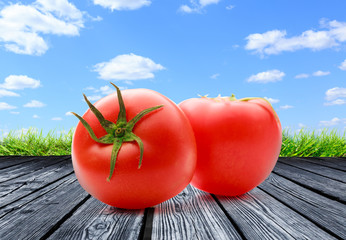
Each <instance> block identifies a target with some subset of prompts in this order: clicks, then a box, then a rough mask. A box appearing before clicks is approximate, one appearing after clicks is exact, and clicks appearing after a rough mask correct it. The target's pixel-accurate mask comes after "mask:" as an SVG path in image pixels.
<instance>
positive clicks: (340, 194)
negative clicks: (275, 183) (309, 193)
mask: <svg viewBox="0 0 346 240" xmlns="http://www.w3.org/2000/svg"><path fill="white" fill-rule="evenodd" d="M273 172H275V173H277V174H278V175H280V176H284V177H285V178H287V179H289V180H291V181H293V182H295V183H299V184H300V185H302V186H304V187H305V188H308V189H311V190H315V191H317V192H319V193H320V194H323V195H326V196H329V197H331V198H334V199H337V200H339V201H341V202H343V203H346V194H345V192H346V184H344V183H341V182H339V181H336V180H333V179H330V178H327V177H324V176H321V175H319V174H315V173H312V172H309V171H305V170H303V169H300V168H298V167H293V166H290V165H287V164H284V163H282V162H277V164H276V166H275V168H274V170H273Z"/></svg>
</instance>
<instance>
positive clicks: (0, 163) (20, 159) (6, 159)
mask: <svg viewBox="0 0 346 240" xmlns="http://www.w3.org/2000/svg"><path fill="white" fill-rule="evenodd" d="M36 159H39V157H36V156H2V157H1V159H0V169H4V168H8V167H12V166H15V165H19V164H22V163H26V162H31V161H35V160H36Z"/></svg>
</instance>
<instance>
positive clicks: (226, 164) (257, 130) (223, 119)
mask: <svg viewBox="0 0 346 240" xmlns="http://www.w3.org/2000/svg"><path fill="white" fill-rule="evenodd" d="M179 107H180V108H181V109H182V110H183V111H184V112H185V114H186V116H187V118H188V119H189V120H190V123H191V125H192V128H193V130H194V133H195V138H196V144H197V166H196V171H195V174H194V177H193V179H192V181H191V185H193V186H194V187H196V188H198V189H200V190H203V191H206V192H209V193H213V194H217V195H225V196H237V195H242V194H244V193H246V192H248V191H250V190H251V189H253V188H255V187H256V186H258V185H259V184H260V183H262V182H263V181H264V180H265V179H266V178H267V177H268V176H269V174H270V173H271V171H272V170H273V168H274V166H275V164H276V162H277V159H278V156H279V154H280V149H281V144H282V129H281V124H280V121H279V118H278V116H277V115H276V113H275V111H274V110H273V109H272V107H271V106H270V105H269V104H268V103H267V102H266V101H265V100H263V99H259V98H258V99H253V100H248V101H238V100H234V101H230V100H226V99H225V98H218V99H210V98H199V99H197V98H194V99H188V100H185V101H183V102H182V103H180V104H179Z"/></svg>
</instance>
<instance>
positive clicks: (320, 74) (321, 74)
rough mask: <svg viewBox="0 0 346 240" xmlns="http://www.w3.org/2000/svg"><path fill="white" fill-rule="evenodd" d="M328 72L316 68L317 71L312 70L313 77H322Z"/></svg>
mask: <svg viewBox="0 0 346 240" xmlns="http://www.w3.org/2000/svg"><path fill="white" fill-rule="evenodd" d="M329 74H330V72H323V71H321V70H318V71H316V72H314V73H313V74H312V75H313V76H315V77H322V76H327V75H329Z"/></svg>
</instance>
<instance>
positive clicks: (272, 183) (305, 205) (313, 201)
mask: <svg viewBox="0 0 346 240" xmlns="http://www.w3.org/2000/svg"><path fill="white" fill-rule="evenodd" d="M258 188H260V189H261V190H264V191H265V192H267V193H269V194H270V195H271V196H273V197H275V198H276V199H278V200H279V201H280V202H282V203H284V204H285V205H287V206H289V207H290V208H292V209H294V210H295V211H296V212H298V213H300V214H301V215H303V216H304V217H306V218H307V219H309V220H311V221H312V222H314V223H315V224H316V225H318V226H319V227H321V228H322V229H324V230H325V231H327V232H328V233H330V234H331V235H333V234H335V235H337V236H339V237H341V238H342V239H346V224H345V223H346V206H345V205H344V204H342V203H340V202H337V201H334V200H331V199H328V198H326V197H324V196H321V195H319V194H317V193H315V192H313V191H310V190H308V189H306V188H304V187H302V186H299V185H298V184H295V183H293V182H291V181H289V180H287V179H285V178H283V177H280V176H279V175H276V174H275V173H272V174H271V175H270V176H269V177H268V178H267V179H266V181H264V182H263V183H262V184H261V185H260V186H259V187H258Z"/></svg>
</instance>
